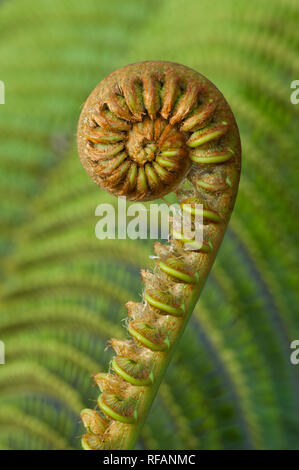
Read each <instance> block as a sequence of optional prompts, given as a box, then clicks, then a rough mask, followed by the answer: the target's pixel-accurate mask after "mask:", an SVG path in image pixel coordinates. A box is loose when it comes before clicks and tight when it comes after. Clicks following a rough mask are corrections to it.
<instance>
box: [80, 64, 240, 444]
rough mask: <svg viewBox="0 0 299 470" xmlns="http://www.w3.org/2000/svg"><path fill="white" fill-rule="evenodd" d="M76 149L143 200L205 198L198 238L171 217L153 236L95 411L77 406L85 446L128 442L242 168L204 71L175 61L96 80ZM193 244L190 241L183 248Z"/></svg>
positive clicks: (97, 173) (187, 203) (189, 306)
mask: <svg viewBox="0 0 299 470" xmlns="http://www.w3.org/2000/svg"><path fill="white" fill-rule="evenodd" d="M78 149H79V154H80V158H81V161H82V164H83V166H84V167H85V169H86V171H87V172H88V174H89V175H90V176H91V177H92V178H93V179H94V181H95V182H96V183H97V184H98V185H99V186H100V187H101V188H103V189H105V190H106V191H109V192H111V193H113V194H115V195H116V196H126V197H127V198H128V199H130V200H138V201H145V200H151V199H155V198H158V197H161V196H163V195H165V194H167V193H169V192H171V191H175V192H176V194H177V198H178V202H179V204H180V210H181V212H182V213H188V214H189V216H191V219H192V220H193V219H194V216H195V215H196V213H197V210H198V209H197V207H198V206H197V204H202V205H203V214H202V215H203V244H202V245H199V244H198V243H197V241H196V240H195V238H194V234H193V233H192V232H190V234H189V235H188V233H187V235H186V233H185V230H184V231H183V230H181V231H179V232H178V231H177V227H176V228H174V226H173V225H171V232H170V241H169V242H168V243H167V244H165V245H162V244H160V243H156V244H155V254H156V255H157V258H158V260H157V262H156V268H155V270H154V272H149V271H144V270H142V271H141V274H142V278H143V281H144V285H145V289H144V293H143V301H142V302H141V303H134V302H128V303H127V305H126V307H127V309H128V316H129V319H128V332H129V334H130V335H131V338H130V339H128V340H126V341H120V340H116V339H112V340H111V341H110V343H111V346H112V347H113V349H114V350H115V352H116V356H115V357H114V358H113V360H112V362H111V368H110V369H111V371H110V372H109V373H107V374H95V376H94V379H95V382H96V384H97V385H98V386H99V388H100V390H101V395H100V396H99V399H98V409H99V411H97V410H88V409H86V410H83V411H82V413H81V416H82V420H83V423H84V425H85V427H86V429H87V434H85V435H84V436H83V438H82V445H83V448H84V449H86V450H100V449H132V448H134V446H135V444H136V441H137V439H138V436H139V433H140V430H141V428H142V426H143V424H144V422H145V420H146V416H147V414H148V412H149V409H150V407H151V405H152V403H153V400H154V398H155V396H156V393H157V391H158V388H159V385H160V383H161V381H162V379H163V376H164V373H165V371H166V369H167V366H168V364H169V362H170V360H171V357H172V354H173V352H174V350H175V346H176V344H177V343H178V341H179V339H180V337H181V336H182V334H183V332H184V329H185V327H186V325H187V323H188V320H189V318H190V315H191V314H192V311H193V309H194V307H195V305H196V302H197V300H198V298H199V295H200V292H201V289H202V288H203V285H204V282H205V280H206V278H207V276H208V273H209V271H210V269H211V266H212V264H213V261H214V259H215V256H216V254H217V250H218V248H219V245H220V243H221V241H222V238H223V235H224V232H225V228H226V225H227V223H228V221H229V218H230V215H231V212H232V209H233V206H234V202H235V197H236V193H237V188H238V182H239V176H240V160H241V148H240V139H239V133H238V128H237V125H236V122H235V120H234V117H233V114H232V112H231V110H230V108H229V106H228V104H227V102H226V101H225V99H224V97H223V96H222V94H221V93H220V92H219V90H218V89H217V88H216V87H215V86H214V85H213V84H212V83H211V82H209V81H208V80H207V79H206V78H205V77H203V76H202V75H200V74H198V73H197V72H195V71H193V70H191V69H189V68H187V67H185V66H183V65H179V64H174V63H169V62H159V61H150V62H142V63H140V64H133V65H129V66H126V67H124V68H122V69H120V70H118V71H116V72H113V73H112V74H111V75H109V76H108V77H107V78H106V79H104V80H103V81H102V82H100V84H99V85H98V86H97V87H96V88H95V90H94V91H93V92H92V93H91V95H90V97H89V98H88V100H87V101H86V103H85V105H84V107H83V110H82V113H81V117H80V121H79V126H78ZM190 248H192V250H190Z"/></svg>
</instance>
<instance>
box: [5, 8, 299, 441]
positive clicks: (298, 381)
mask: <svg viewBox="0 0 299 470" xmlns="http://www.w3.org/2000/svg"><path fill="white" fill-rule="evenodd" d="M298 21H299V5H298V2H297V1H296V0H271V1H269V0H251V1H250V2H248V1H245V0H240V1H235V0H226V1H223V0H214V1H213V2H211V1H210V0H201V1H198V0H189V1H188V2H185V1H182V0H181V1H179V0H164V1H158V0H154V1H153V0H146V1H141V0H126V1H123V0H110V1H109V2H107V1H96V0H94V1H92V0H84V2H82V1H80V0H47V1H44V2H39V3H38V2H36V1H34V0H11V1H6V2H2V3H1V4H0V38H1V40H0V61H1V68H0V80H3V81H4V82H5V85H6V104H5V105H2V106H0V132H1V139H0V155H1V160H0V161H1V164H0V165H1V168H0V181H1V183H0V184H1V197H0V211H1V232H0V251H1V257H2V261H1V288H0V294H1V311H0V340H2V341H4V342H5V347H6V364H5V365H2V366H0V448H3V449H10V448H12V449H49V448H50V449H52V448H54V449H56V448H57V449H61V448H79V447H80V445H79V436H80V434H81V432H82V429H81V425H80V423H79V418H78V414H79V411H80V408H81V407H85V406H93V405H94V404H95V399H96V395H97V390H96V389H95V387H92V385H91V384H92V380H91V378H90V374H91V373H92V372H96V371H100V370H105V369H106V368H107V364H108V361H109V357H110V356H109V353H108V352H106V353H104V348H105V345H106V341H107V339H108V338H109V337H111V336H118V337H125V336H126V332H125V329H124V328H123V327H122V324H121V318H123V316H124V308H123V305H124V302H125V301H127V300H128V299H138V296H139V292H140V289H141V283H140V280H139V268H140V267H141V266H143V267H145V266H151V262H150V260H149V258H148V255H149V254H150V253H151V243H150V242H142V241H130V240H122V241H117V240H110V241H107V242H100V241H99V240H97V239H96V237H95V235H94V226H95V222H96V218H95V216H94V210H95V207H96V205H97V204H99V203H101V202H112V203H115V200H114V199H113V197H110V196H108V195H107V194H104V193H103V192H102V191H100V190H99V189H98V188H97V187H96V186H95V185H94V184H93V183H92V182H91V181H90V180H89V178H88V177H87V175H86V174H85V172H84V171H83V169H82V168H81V165H80V162H79V159H78V157H77V154H76V149H75V132H76V122H77V120H78V116H79V113H80V107H81V104H82V103H83V101H84V99H85V98H86V97H87V96H88V94H89V92H90V90H91V89H92V88H93V87H94V86H95V85H96V84H97V83H98V82H99V81H100V80H101V79H102V78H103V77H104V76H105V75H107V74H108V73H109V72H110V71H112V70H114V69H116V68H119V67H121V66H122V65H125V64H126V63H130V62H135V61H139V60H146V59H162V60H172V61H177V62H182V63H184V64H186V65H188V66H190V67H192V68H194V69H196V70H198V71H200V72H201V73H203V74H204V75H206V76H207V77H208V78H210V79H211V80H212V81H214V82H215V83H216V85H217V86H218V87H219V88H220V90H221V91H222V92H223V93H224V95H225V96H226V98H227V99H228V101H229V103H230V104H231V106H232V108H233V111H234V113H235V115H236V118H237V121H238V124H239V127H240V131H241V137H242V144H243V173H242V179H241V185H240V192H239V196H238V200H237V205H236V209H235V212H234V214H233V217H232V220H231V224H230V227H229V230H228V233H227V235H226V237H225V240H224V243H223V246H222V248H221V250H220V253H219V254H218V257H217V261H216V263H215V266H214V268H213V271H212V274H211V275H210V278H209V281H208V283H207V285H206V287H205V289H204V292H203V294H202V297H201V300H200V302H199V304H198V306H197V308H196V311H195V313H194V315H193V318H192V320H191V322H190V325H189V327H188V329H187V331H186V333H185V335H184V338H183V340H182V341H181V343H180V346H179V349H178V351H177V353H176V356H175V359H174V361H173V363H172V365H171V367H170V368H169V371H168V373H167V376H166V379H165V381H164V383H163V385H162V386H161V389H160V393H159V395H158V397H157V399H156V402H155V404H154V407H153V409H152V411H151V413H150V416H149V419H148V421H147V424H146V426H145V428H144V430H143V433H142V435H141V439H140V443H139V446H140V447H141V448H161V449H165V448H168V449H176V448H189V449H192V448H200V449H214V448H238V449H239V448H267V449H270V448H272V449H277V448H298V433H299V366H294V365H292V364H291V363H290V352H291V350H290V342H291V341H292V340H294V339H299V328H298V323H299V322H298V319H299V315H298V300H299V299H298V292H299V291H298V288H297V289H296V286H298V269H297V266H296V265H297V263H298V261H297V258H298V215H297V214H298V189H297V188H298V156H299V155H298V148H299V136H298V110H299V105H297V106H296V105H292V104H291V102H290V93H291V91H292V90H291V89H290V83H291V81H292V80H295V79H299V59H298V52H299V30H298Z"/></svg>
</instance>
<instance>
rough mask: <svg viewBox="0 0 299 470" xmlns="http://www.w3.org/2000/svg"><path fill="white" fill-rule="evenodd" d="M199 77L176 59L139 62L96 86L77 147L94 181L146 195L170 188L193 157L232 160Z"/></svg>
mask: <svg viewBox="0 0 299 470" xmlns="http://www.w3.org/2000/svg"><path fill="white" fill-rule="evenodd" d="M200 77H201V76H199V74H196V73H195V72H193V71H191V70H190V69H187V68H186V67H183V66H180V65H178V64H170V63H167V62H163V63H159V62H145V63H143V64H142V67H141V66H137V65H136V64H133V65H131V66H128V67H124V68H123V69H121V71H117V72H114V73H113V74H111V75H109V76H108V77H107V78H106V79H104V80H103V81H102V82H101V83H100V84H99V85H98V87H96V88H95V90H94V91H93V93H92V94H91V95H90V97H89V98H88V100H87V102H86V104H85V106H84V108H83V111H82V114H81V118H80V121H79V128H78V136H79V138H78V146H79V154H80V157H81V161H82V163H83V166H84V167H85V169H86V170H87V172H88V173H89V174H90V176H91V177H92V178H93V179H94V180H95V182H96V183H97V184H98V185H99V186H101V187H102V188H103V189H105V190H107V191H109V192H111V193H113V194H115V195H116V196H126V197H127V198H128V199H130V200H139V201H140V200H144V201H145V200H151V199H155V198H158V197H161V196H163V195H165V194H167V193H169V192H170V191H172V190H173V189H174V188H176V187H177V186H178V184H179V183H180V182H181V181H183V180H184V178H185V176H186V174H187V173H188V172H189V170H190V168H191V166H192V162H195V163H204V164H213V163H223V162H226V161H228V160H230V159H231V158H233V156H234V153H235V150H234V149H233V148H232V146H231V145H230V141H231V138H230V134H231V132H232V129H230V123H229V121H228V120H226V115H225V110H224V109H223V106H222V99H221V98H222V97H221V95H220V94H219V93H218V95H217V94H215V90H214V87H213V86H211V84H210V83H209V82H208V81H207V80H203V79H200Z"/></svg>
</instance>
